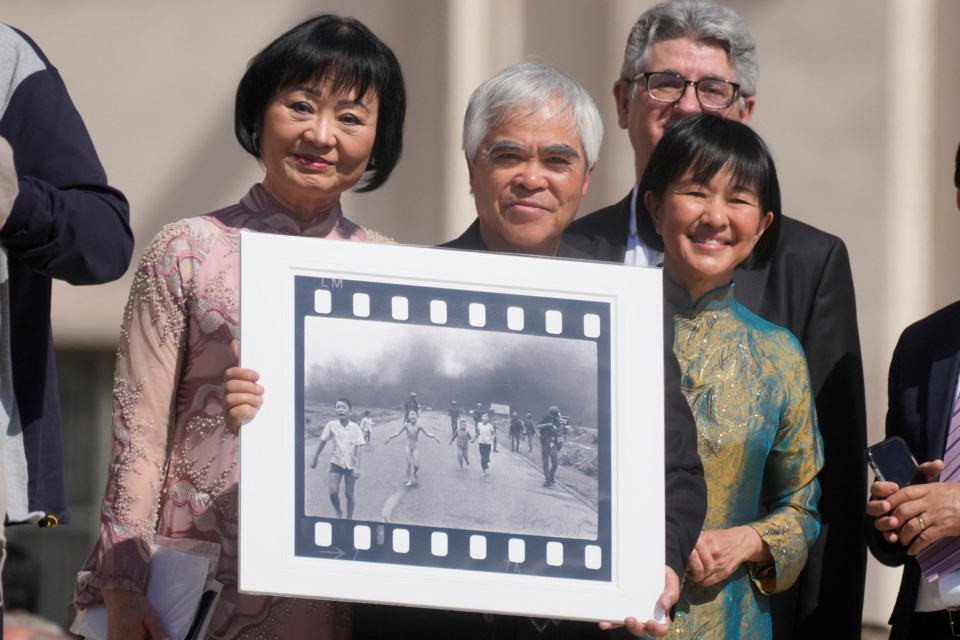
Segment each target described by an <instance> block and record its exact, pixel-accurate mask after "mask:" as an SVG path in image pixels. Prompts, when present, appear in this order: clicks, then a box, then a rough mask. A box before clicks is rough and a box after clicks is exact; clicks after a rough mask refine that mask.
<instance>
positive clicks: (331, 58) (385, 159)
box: [234, 14, 407, 193]
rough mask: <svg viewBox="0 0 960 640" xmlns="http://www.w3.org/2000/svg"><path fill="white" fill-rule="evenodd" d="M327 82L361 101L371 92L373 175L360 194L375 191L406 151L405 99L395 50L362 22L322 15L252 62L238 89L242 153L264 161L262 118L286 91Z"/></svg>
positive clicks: (370, 164) (236, 121)
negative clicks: (352, 92) (374, 110)
mask: <svg viewBox="0 0 960 640" xmlns="http://www.w3.org/2000/svg"><path fill="white" fill-rule="evenodd" d="M320 80H325V81H327V82H329V83H330V86H331V89H332V90H333V92H334V93H338V92H341V91H344V90H348V89H353V90H355V91H356V99H357V100H362V99H363V98H364V97H365V96H366V95H367V93H368V92H372V93H373V94H374V95H375V96H376V98H377V103H378V105H379V113H378V114H377V125H376V136H375V139H374V144H373V151H372V153H371V154H370V160H369V162H368V164H367V167H366V168H367V170H368V171H372V174H370V175H369V176H367V177H366V179H365V182H364V184H363V185H362V186H361V187H359V188H357V189H356V191H357V192H359V193H363V192H366V191H373V190H374V189H376V188H377V187H379V186H381V185H383V183H384V182H386V181H387V178H388V177H390V173H391V172H392V171H393V168H394V167H395V166H397V161H398V160H400V152H401V150H402V148H403V121H404V117H405V115H406V110H407V94H406V90H405V88H404V83H403V74H402V73H401V71H400V63H399V62H397V58H396V56H394V54H393V51H391V50H390V48H389V47H388V46H387V45H385V44H384V43H383V42H382V41H381V40H380V39H378V38H377V37H376V36H375V35H374V34H373V33H372V32H371V31H370V30H369V29H368V28H367V27H366V25H364V24H363V23H362V22H360V21H359V20H356V19H354V18H349V17H342V16H336V15H331V14H322V15H319V16H317V17H315V18H311V19H310V20H307V21H306V22H303V23H301V24H299V25H297V26H296V27H294V28H293V29H291V30H290V31H288V32H286V33H285V34H283V35H282V36H280V37H279V38H277V39H276V40H274V41H273V42H271V43H270V44H269V45H267V47H266V48H265V49H264V50H263V51H261V52H260V53H258V54H257V55H256V56H254V58H253V59H252V60H251V61H250V65H249V66H248V67H247V71H246V73H244V74H243V78H241V79H240V84H239V86H238V87H237V101H236V109H235V111H234V129H235V131H236V135H237V140H238V141H239V142H240V146H241V147H243V148H244V150H245V151H246V152H247V153H249V154H250V155H252V156H253V157H254V158H257V159H258V160H260V159H261V155H260V154H261V149H260V139H261V135H262V134H261V132H260V129H261V125H262V122H263V114H264V111H266V109H267V106H268V105H269V104H270V102H271V101H272V100H274V98H275V97H276V96H277V95H278V94H279V93H280V91H281V90H283V89H289V88H291V87H295V86H298V85H301V84H304V83H310V82H312V81H320Z"/></svg>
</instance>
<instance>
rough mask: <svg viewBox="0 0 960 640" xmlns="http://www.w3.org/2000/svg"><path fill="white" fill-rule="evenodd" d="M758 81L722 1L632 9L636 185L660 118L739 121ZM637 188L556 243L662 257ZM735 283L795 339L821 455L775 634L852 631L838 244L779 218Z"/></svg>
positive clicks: (858, 453) (855, 342)
mask: <svg viewBox="0 0 960 640" xmlns="http://www.w3.org/2000/svg"><path fill="white" fill-rule="evenodd" d="M757 78H758V67H757V56H756V48H755V45H754V42H753V38H752V37H751V35H750V32H749V30H748V29H747V26H746V24H744V22H743V20H742V19H741V18H740V16H739V15H737V14H736V13H735V12H734V11H732V10H730V9H728V8H727V7H724V6H721V5H719V4H717V3H715V2H713V1H712V0H675V1H673V2H663V3H661V4H658V5H656V6H654V7H652V8H651V9H649V10H648V11H646V12H645V13H644V14H643V15H641V16H640V19H639V20H638V21H637V23H636V24H635V25H634V27H633V29H632V30H631V32H630V35H629V37H628V40H627V46H626V51H625V53H624V60H623V66H622V68H621V73H620V77H619V78H618V79H617V80H616V82H614V85H613V95H614V99H615V100H616V104H617V116H618V124H619V125H620V127H621V128H622V129H625V130H626V131H627V133H628V135H629V138H630V143H631V145H632V146H633V150H634V160H635V162H634V164H635V168H636V182H637V183H638V182H639V181H640V177H641V176H642V175H643V172H644V170H645V169H646V166H647V161H648V160H649V158H650V153H651V151H652V150H653V147H654V146H655V145H656V144H657V142H658V141H659V140H660V138H661V137H662V136H663V132H664V129H666V128H667V127H668V126H669V125H670V124H672V123H674V122H676V121H678V120H680V119H682V118H685V117H688V116H691V115H695V114H697V113H701V112H710V113H715V114H718V115H721V116H723V117H727V118H733V119H737V120H739V121H741V122H743V123H748V122H749V121H750V118H751V116H752V114H753V110H754V107H755V105H756V88H757ZM642 195H643V194H638V193H637V186H634V188H633V189H632V191H631V192H630V193H629V194H628V195H627V197H626V198H624V199H623V200H622V201H620V202H619V203H617V204H615V205H612V206H609V207H606V208H604V209H601V210H599V211H597V212H594V213H592V214H590V215H587V216H585V217H583V218H582V219H580V220H577V221H575V222H574V223H573V224H572V225H571V226H570V228H569V229H568V230H567V234H566V235H565V237H564V241H565V242H566V243H567V244H569V245H570V246H571V247H573V248H576V249H579V250H582V251H585V252H587V253H589V254H590V255H591V256H593V257H594V258H595V259H601V260H608V261H611V262H620V263H626V264H634V265H641V266H655V265H658V264H660V262H661V261H662V258H663V254H662V249H663V244H662V241H661V239H660V237H659V236H658V235H657V233H656V232H655V230H654V228H653V224H652V222H651V220H650V216H649V215H648V213H647V212H646V210H645V209H644V205H643V197H642ZM735 280H736V283H737V298H738V300H739V301H740V302H741V303H743V304H744V305H745V306H746V307H748V308H749V309H750V310H751V311H754V312H756V313H757V314H759V315H760V316H762V317H763V318H765V319H766V320H769V321H770V322H773V323H774V324H777V325H780V326H783V327H786V328H787V329H789V330H790V331H791V332H792V333H793V334H794V335H795V336H796V337H797V338H798V339H799V340H800V342H801V343H802V344H803V348H804V351H805V352H806V354H807V359H808V363H809V367H810V375H811V382H812V384H813V392H814V395H815V399H816V407H817V418H818V423H819V426H820V429H821V432H822V435H823V442H824V449H825V454H826V465H825V466H824V468H823V470H822V471H821V472H820V475H819V480H820V484H821V487H822V488H823V498H822V500H821V502H820V512H821V515H822V519H823V526H822V529H821V536H820V539H819V540H818V542H817V545H816V546H815V547H814V549H813V550H811V552H810V557H809V560H808V564H807V568H806V569H805V570H804V573H803V574H802V575H801V576H800V578H799V580H798V581H797V584H796V585H795V586H794V587H793V588H792V589H791V590H789V591H788V592H787V593H785V594H781V595H779V596H776V597H774V598H772V601H771V602H772V607H773V618H774V637H775V638H778V640H783V639H784V638H789V637H792V636H794V635H796V636H797V637H807V636H808V635H811V634H813V633H816V632H819V631H820V630H821V629H824V628H829V629H830V630H831V631H833V632H834V633H835V634H839V635H840V637H848V638H859V637H860V618H861V613H862V608H863V588H864V575H865V571H866V554H865V541H864V537H863V534H862V532H861V528H860V527H861V525H860V518H861V515H860V514H861V511H862V507H861V504H862V500H863V493H864V477H865V471H866V469H865V463H864V457H863V449H864V446H865V444H866V408H865V402H864V389H863V366H862V362H861V357H860V339H859V334H858V330H857V320H856V317H857V314H856V305H855V302H854V291H853V277H852V274H851V271H850V262H849V258H848V256H847V250H846V247H845V246H844V244H843V242H842V241H841V240H840V239H839V238H837V237H835V236H832V235H829V234H826V233H824V232H822V231H819V230H817V229H814V228H813V227H811V226H809V225H806V224H804V223H802V222H799V221H797V220H793V219H791V218H788V217H786V216H784V217H783V219H782V227H781V231H780V239H779V245H778V247H777V251H776V253H775V255H774V257H773V259H772V260H771V261H770V263H769V264H768V265H767V266H766V267H765V268H763V269H761V270H755V271H749V270H745V269H740V268H738V269H737V271H736V275H735ZM701 453H702V454H703V455H707V453H706V452H704V451H701Z"/></svg>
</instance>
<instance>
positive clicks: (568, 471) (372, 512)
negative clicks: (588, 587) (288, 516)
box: [304, 404, 597, 540]
mask: <svg viewBox="0 0 960 640" xmlns="http://www.w3.org/2000/svg"><path fill="white" fill-rule="evenodd" d="M367 408H369V407H360V408H357V407H355V408H354V413H355V414H357V415H360V414H362V411H363V410H364V409H367ZM358 409H359V410H358ZM371 413H372V414H373V416H374V426H373V427H372V430H371V438H370V443H369V444H368V445H367V446H365V447H362V449H363V453H362V456H363V457H362V464H361V471H360V476H359V479H358V480H357V481H356V489H355V496H356V508H355V511H354V519H355V520H362V521H372V522H391V523H398V524H411V525H421V526H428V527H443V528H455V529H465V530H475V531H494V532H501V533H514V534H518V535H535V536H548V537H557V538H577V539H588V540H594V539H596V537H597V479H596V476H595V475H590V472H589V470H588V471H587V472H584V471H582V470H580V469H577V468H575V467H573V466H568V465H567V464H563V460H564V457H565V456H566V458H567V461H569V460H579V459H581V458H591V457H592V460H594V467H593V468H594V470H595V460H596V444H595V441H596V436H595V433H589V432H584V433H582V434H581V437H574V436H573V434H571V433H569V432H568V436H567V440H566V441H565V442H564V445H563V452H562V453H563V454H565V455H561V460H562V462H561V465H560V467H559V469H558V470H557V472H556V477H555V480H556V484H554V485H553V486H550V487H544V486H543V484H544V474H543V467H542V461H541V453H540V442H539V439H537V438H536V437H535V438H534V440H533V442H532V443H529V444H532V451H530V450H529V449H530V446H529V444H528V442H527V441H524V442H522V443H521V447H520V451H516V452H512V451H511V450H510V438H509V436H508V430H509V423H510V420H509V418H508V417H504V416H502V415H498V416H496V417H495V418H494V419H493V422H494V423H495V424H497V450H498V452H495V453H491V454H490V469H489V472H488V473H487V475H486V476H481V469H480V454H479V449H478V445H477V444H476V443H472V444H470V445H469V448H468V451H469V462H470V464H469V465H466V464H465V465H464V468H463V469H461V468H460V465H459V463H458V460H457V444H456V443H455V442H454V443H453V444H449V443H450V439H451V427H450V417H449V415H448V412H447V411H446V410H439V409H437V410H431V409H421V413H420V417H419V425H420V426H421V427H422V428H423V429H424V430H425V431H426V432H427V433H431V434H434V435H436V436H437V437H438V438H439V439H440V442H439V443H437V442H436V441H435V440H433V439H432V438H428V437H425V436H424V435H423V434H420V438H419V442H418V443H417V447H418V449H419V457H420V458H419V462H420V468H419V471H418V474H417V479H418V483H417V484H416V485H413V486H407V484H406V481H407V469H406V464H407V463H406V453H405V448H406V446H407V443H406V441H407V437H406V435H405V434H401V435H400V436H399V437H397V438H395V439H394V440H392V441H391V442H390V443H389V444H385V441H386V440H387V438H388V437H389V436H391V435H393V434H395V433H396V432H397V431H398V430H399V429H400V428H401V426H402V424H403V423H402V416H403V412H402V411H401V410H394V409H376V408H372V409H371ZM305 416H306V421H307V425H308V427H307V429H306V430H305V431H306V437H305V443H304V444H305V448H304V468H305V484H306V486H305V491H304V494H305V501H306V504H305V511H306V515H308V516H320V517H330V518H332V517H335V512H334V510H333V507H332V505H331V503H330V499H329V494H328V488H327V487H328V478H329V473H330V471H329V470H330V447H327V448H326V449H325V450H324V451H323V453H322V454H321V455H320V459H319V461H318V464H317V466H316V468H311V466H310V462H311V460H312V459H313V456H314V454H315V452H316V450H317V446H318V445H319V442H320V440H319V434H320V431H321V429H319V428H318V425H323V424H325V423H326V421H327V420H329V419H331V416H332V407H331V406H329V405H320V404H315V405H308V407H307V410H306V412H305ZM357 422H359V420H357ZM468 432H469V433H470V434H471V435H473V434H474V423H473V420H472V419H469V420H468ZM594 473H595V471H594Z"/></svg>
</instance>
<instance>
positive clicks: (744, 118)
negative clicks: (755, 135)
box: [737, 96, 757, 124]
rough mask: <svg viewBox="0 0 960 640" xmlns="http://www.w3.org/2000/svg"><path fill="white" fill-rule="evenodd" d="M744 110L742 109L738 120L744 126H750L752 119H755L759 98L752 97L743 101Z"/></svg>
mask: <svg viewBox="0 0 960 640" xmlns="http://www.w3.org/2000/svg"><path fill="white" fill-rule="evenodd" d="M743 103H744V108H743V109H740V114H739V116H738V117H737V119H738V120H739V121H740V122H742V123H743V124H750V118H752V117H753V109H754V107H756V106H757V97H756V96H750V97H749V98H744V99H743Z"/></svg>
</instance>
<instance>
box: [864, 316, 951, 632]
mask: <svg viewBox="0 0 960 640" xmlns="http://www.w3.org/2000/svg"><path fill="white" fill-rule="evenodd" d="M958 372H960V302H955V303H953V304H952V305H950V306H948V307H944V308H943V309H940V310H939V311H937V312H936V313H934V314H932V315H929V316H927V317H926V318H924V319H923V320H920V321H919V322H916V323H914V324H912V325H910V326H909V327H907V328H906V330H904V332H903V334H901V336H900V341H899V342H897V348H896V349H895V350H894V352H893V359H892V360H891V362H890V377H889V380H888V383H887V402H888V405H887V435H888V436H894V435H897V436H900V437H901V438H903V439H904V440H906V441H907V444H908V445H909V446H910V450H911V451H912V452H913V456H914V457H915V458H916V459H917V460H919V461H920V462H927V461H930V460H936V459H938V458H943V449H944V446H945V444H946V438H947V426H948V424H949V422H950V413H951V411H952V410H953V395H954V390H955V388H956V384H957V374H958ZM867 525H868V527H869V530H870V532H871V535H868V536H867V541H868V543H869V545H870V550H871V551H872V552H873V555H874V556H876V558H877V560H879V561H880V562H882V563H884V564H886V565H889V566H900V565H903V578H902V579H901V582H900V593H899V594H898V595H897V603H896V605H895V606H894V608H893V614H892V615H891V616H890V624H891V625H893V629H892V630H891V633H890V639H891V640H899V639H901V638H908V637H909V635H910V623H911V621H912V618H913V608H914V605H916V602H917V591H918V589H919V586H920V565H919V564H917V561H916V560H915V559H913V558H911V557H910V556H908V555H907V553H906V549H905V548H904V547H903V546H902V545H900V544H889V543H887V542H884V541H883V539H882V538H881V537H880V535H879V533H878V532H877V531H876V530H874V529H873V526H872V525H873V518H869V517H868V518H867Z"/></svg>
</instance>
